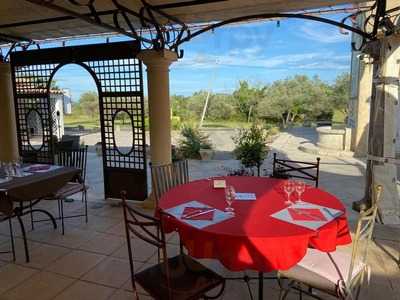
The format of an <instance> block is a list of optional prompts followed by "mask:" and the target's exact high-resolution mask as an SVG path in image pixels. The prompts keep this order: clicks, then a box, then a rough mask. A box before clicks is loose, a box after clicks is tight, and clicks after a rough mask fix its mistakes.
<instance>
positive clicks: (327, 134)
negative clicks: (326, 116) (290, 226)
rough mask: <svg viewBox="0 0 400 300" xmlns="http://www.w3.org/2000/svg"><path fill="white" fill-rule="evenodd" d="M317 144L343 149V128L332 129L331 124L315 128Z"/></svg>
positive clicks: (323, 146) (322, 146)
mask: <svg viewBox="0 0 400 300" xmlns="http://www.w3.org/2000/svg"><path fill="white" fill-rule="evenodd" d="M317 133H318V141H317V146H319V147H321V148H325V149H334V150H344V145H345V144H344V141H345V134H346V131H345V130H344V129H332V127H331V126H322V127H318V128H317Z"/></svg>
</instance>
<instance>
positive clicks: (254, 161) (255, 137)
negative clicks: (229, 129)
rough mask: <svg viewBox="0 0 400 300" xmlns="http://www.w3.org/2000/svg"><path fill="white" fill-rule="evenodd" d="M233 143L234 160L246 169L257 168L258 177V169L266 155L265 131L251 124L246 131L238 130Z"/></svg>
mask: <svg viewBox="0 0 400 300" xmlns="http://www.w3.org/2000/svg"><path fill="white" fill-rule="evenodd" d="M233 141H234V143H235V150H234V154H235V157H236V159H238V160H240V162H241V163H242V165H243V166H244V167H246V168H252V167H257V173H258V176H260V167H261V165H262V163H263V161H264V159H265V157H266V156H267V153H268V149H267V146H266V143H267V131H266V130H265V129H264V128H262V127H260V126H258V125H257V124H253V125H252V126H251V127H250V128H248V129H241V130H239V132H238V134H237V135H236V136H235V137H233Z"/></svg>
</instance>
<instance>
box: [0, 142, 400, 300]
mask: <svg viewBox="0 0 400 300" xmlns="http://www.w3.org/2000/svg"><path fill="white" fill-rule="evenodd" d="M285 139H287V140H285ZM294 139H295V138H294V137H293V136H284V135H283V136H282V138H281V139H280V140H278V141H277V143H276V145H275V147H276V148H277V149H280V150H281V151H282V150H283V151H284V153H285V155H287V156H288V157H290V158H293V159H295V158H297V159H314V158H313V157H311V156H309V155H306V154H304V155H303V154H301V153H298V152H296V150H295V147H294V145H295V144H296V143H298V141H296V142H293V141H294ZM322 161H323V165H322V173H321V184H322V187H323V188H324V189H326V190H328V191H329V192H332V193H334V194H336V195H337V196H338V197H339V198H340V199H342V200H343V202H344V203H345V205H346V206H347V207H348V208H349V207H350V205H351V202H352V201H354V200H357V199H359V198H358V197H360V196H361V194H362V189H363V179H362V172H361V171H360V168H361V169H362V167H360V166H359V165H358V164H356V163H355V161H354V160H351V159H347V160H344V159H340V160H338V159H334V158H323V160H322ZM226 163H228V164H235V162H232V163H231V162H229V161H226V162H204V163H202V162H197V161H192V162H191V174H192V176H193V178H199V177H204V176H210V175H213V174H215V173H219V172H221V169H219V168H217V166H219V165H221V164H226ZM228 166H229V165H228ZM89 167H90V166H89ZM78 198H79V197H78ZM97 199H98V194H96V187H92V191H91V193H90V194H89V200H90V202H89V223H88V224H86V223H85V222H84V219H83V218H82V219H81V218H77V219H69V220H67V222H66V233H65V235H64V236H63V235H61V230H60V229H57V230H54V229H53V228H52V227H51V226H50V225H49V224H47V223H37V224H36V226H35V230H34V231H30V230H29V232H28V238H29V248H30V254H31V262H30V263H29V264H26V263H25V262H24V254H23V245H22V240H21V239H20V238H19V237H20V233H19V226H18V224H17V223H15V222H14V231H15V233H16V235H17V243H16V248H17V261H16V263H13V262H11V257H10V256H9V255H2V254H0V300H14V299H18V300H28V299H29V300H36V299H38V300H47V299H57V300H59V299H74V300H75V299H77V300H92V299H93V300H99V299H100V300H101V299H112V300H117V299H118V300H120V299H133V297H132V293H131V289H130V283H129V276H130V274H129V269H128V261H127V248H126V243H125V236H124V228H123V223H122V209H121V207H111V206H109V205H107V204H105V203H104V202H102V201H98V200H97ZM41 205H43V206H45V208H47V209H49V210H50V211H52V212H54V213H56V211H57V204H56V203H55V202H49V201H48V202H43V204H41ZM65 206H66V213H65V214H67V213H76V212H77V211H78V210H80V209H81V206H82V203H81V202H80V201H74V202H72V203H65ZM147 213H150V214H151V212H150V211H147ZM37 217H40V216H37ZM349 219H350V222H351V225H352V226H353V225H354V220H355V219H356V214H355V213H352V212H351V211H350V210H349ZM24 221H25V225H26V227H27V229H30V219H29V218H28V217H25V220H24ZM7 225H8V224H6V223H2V224H0V251H2V250H7V249H8V247H9V241H8V236H7V232H8V231H7V230H8V227H7ZM375 238H376V244H373V246H372V248H371V252H370V256H369V261H370V264H371V266H372V276H371V283H370V286H369V287H364V289H363V290H362V295H361V298H360V299H363V300H364V299H365V300H375V299H382V300H399V299H400V269H399V267H398V266H397V264H396V262H395V260H394V259H393V258H394V257H396V258H398V255H399V250H400V249H399V247H400V240H399V239H400V230H399V229H398V228H395V227H393V228H391V227H387V226H386V227H382V226H379V227H378V228H377V229H376V232H375ZM176 241H177V237H176V236H174V235H171V236H170V237H169V250H170V251H169V252H170V255H173V254H174V253H176V252H177V251H178V247H177V243H176ZM136 251H137V253H136V256H135V260H136V262H137V263H136V268H137V269H140V268H145V267H147V266H149V265H151V264H152V263H154V262H155V259H156V257H155V250H154V249H153V247H152V246H148V245H146V244H144V243H139V247H138V248H137V249H136ZM202 262H203V263H205V264H207V265H208V266H210V267H212V268H213V269H215V270H216V271H217V272H219V273H221V274H223V275H226V276H232V275H233V276H237V275H238V274H230V272H229V271H228V270H226V269H224V268H223V267H222V266H221V265H220V264H219V263H218V262H216V261H211V260H207V261H202ZM264 285H265V296H264V299H278V295H279V288H278V285H277V283H276V282H275V281H270V280H266V281H265V283H264ZM251 287H252V290H253V294H254V296H257V282H256V281H254V282H252V283H251ZM141 293H142V294H143V291H141ZM141 298H143V299H149V297H148V296H146V295H144V294H143V297H141ZM222 298H223V299H229V300H230V299H238V300H241V299H250V297H249V294H248V291H247V287H246V285H245V284H244V283H243V282H239V281H229V282H228V283H227V288H226V290H225V293H224V295H223V297H222ZM297 298H298V297H297V295H294V294H293V295H292V296H291V297H289V298H288V299H297ZM304 299H307V298H304ZM326 299H330V298H329V297H326Z"/></svg>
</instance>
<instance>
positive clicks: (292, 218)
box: [271, 202, 343, 230]
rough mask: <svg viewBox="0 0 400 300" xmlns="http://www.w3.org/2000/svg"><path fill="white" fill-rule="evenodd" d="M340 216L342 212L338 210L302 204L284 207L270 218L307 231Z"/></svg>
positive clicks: (306, 203)
mask: <svg viewBox="0 0 400 300" xmlns="http://www.w3.org/2000/svg"><path fill="white" fill-rule="evenodd" d="M342 214H343V211H341V210H338V209H334V208H329V207H325V206H321V205H317V204H313V203H308V202H302V203H295V204H293V205H291V206H289V207H286V208H284V209H282V210H280V211H278V212H276V213H274V214H272V215H271V217H273V218H275V219H278V220H281V221H284V222H288V223H292V224H295V225H298V226H302V227H306V228H308V229H312V230H317V229H318V228H320V227H322V226H324V225H325V224H327V223H329V222H330V221H332V220H334V219H336V218H337V217H340V216H341V215H342Z"/></svg>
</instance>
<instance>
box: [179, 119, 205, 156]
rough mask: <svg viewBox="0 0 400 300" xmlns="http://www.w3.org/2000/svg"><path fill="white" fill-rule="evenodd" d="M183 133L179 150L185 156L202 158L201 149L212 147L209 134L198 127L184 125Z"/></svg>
mask: <svg viewBox="0 0 400 300" xmlns="http://www.w3.org/2000/svg"><path fill="white" fill-rule="evenodd" d="M181 135H182V140H181V141H180V143H179V152H180V153H181V154H182V156H183V157H184V158H193V159H200V149H212V145H211V142H210V140H209V138H208V136H207V135H204V134H202V133H201V132H200V131H199V130H198V129H197V128H194V127H191V126H187V125H186V126H183V127H182V130H181Z"/></svg>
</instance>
